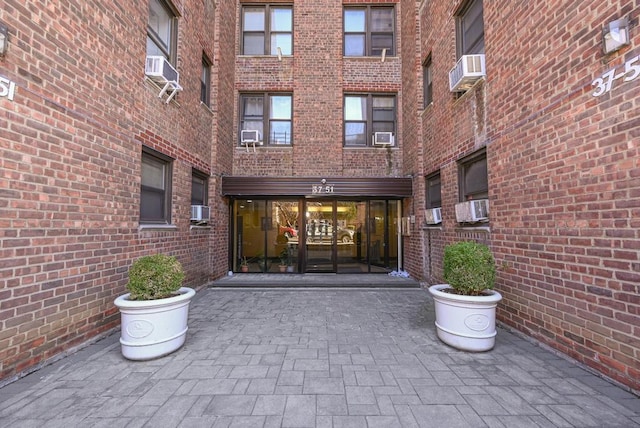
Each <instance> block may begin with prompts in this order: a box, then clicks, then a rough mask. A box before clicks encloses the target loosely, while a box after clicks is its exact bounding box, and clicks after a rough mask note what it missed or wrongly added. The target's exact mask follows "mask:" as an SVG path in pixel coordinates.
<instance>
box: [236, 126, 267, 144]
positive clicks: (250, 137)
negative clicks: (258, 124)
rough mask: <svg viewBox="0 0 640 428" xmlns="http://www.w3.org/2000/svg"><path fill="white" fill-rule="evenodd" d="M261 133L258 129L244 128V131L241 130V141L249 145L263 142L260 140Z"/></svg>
mask: <svg viewBox="0 0 640 428" xmlns="http://www.w3.org/2000/svg"><path fill="white" fill-rule="evenodd" d="M259 134H260V133H259V132H258V131H255V130H248V129H243V130H242V131H240V142H241V143H242V144H243V145H249V144H258V145H260V144H262V143H261V142H260V135H259Z"/></svg>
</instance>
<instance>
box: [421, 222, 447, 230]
mask: <svg viewBox="0 0 640 428" xmlns="http://www.w3.org/2000/svg"><path fill="white" fill-rule="evenodd" d="M422 230H438V231H442V230H444V229H443V227H442V226H441V225H439V224H433V225H432V224H428V225H426V226H422Z"/></svg>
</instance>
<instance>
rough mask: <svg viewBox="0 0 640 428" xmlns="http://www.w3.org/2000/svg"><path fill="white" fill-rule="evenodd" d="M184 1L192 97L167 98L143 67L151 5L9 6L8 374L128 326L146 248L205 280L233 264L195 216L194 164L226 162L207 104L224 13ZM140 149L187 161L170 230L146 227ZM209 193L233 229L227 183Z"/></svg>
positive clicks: (4, 284)
mask: <svg viewBox="0 0 640 428" xmlns="http://www.w3.org/2000/svg"><path fill="white" fill-rule="evenodd" d="M223 3H225V2H223ZM174 5H175V7H176V10H177V11H178V14H179V15H180V16H181V18H180V19H181V20H182V22H184V21H186V20H188V22H189V25H183V24H182V23H181V24H180V25H179V29H178V31H179V49H178V53H179V55H178V61H177V69H178V70H179V72H180V79H181V80H180V82H181V84H182V86H183V87H184V91H182V92H180V93H179V94H178V96H177V97H176V98H175V100H174V101H172V102H170V103H169V104H166V103H164V101H163V100H161V99H160V98H158V94H159V92H160V88H159V87H158V85H156V84H154V83H152V82H150V81H149V80H146V79H145V75H144V67H145V63H144V61H145V55H146V53H145V49H146V42H145V38H146V26H147V20H148V4H147V3H146V2H129V3H127V5H126V6H122V7H126V9H125V10H123V9H121V8H120V6H119V5H116V4H110V3H104V4H103V3H102V2H92V1H71V2H54V3H51V4H49V5H48V6H47V7H46V8H45V7H41V5H40V4H39V3H37V2H27V4H25V3H24V2H22V1H13V0H7V1H3V2H2V6H1V7H0V20H2V22H4V23H5V24H6V25H7V26H8V27H9V50H8V52H7V54H6V55H5V56H4V57H3V58H0V75H2V77H3V78H6V79H8V80H10V81H12V82H14V83H15V85H16V90H15V95H14V99H13V100H9V99H8V98H7V97H3V98H0V111H1V112H2V114H0V117H1V119H0V128H1V129H2V131H1V132H0V141H1V143H2V144H1V148H0V152H1V154H0V169H1V170H2V179H1V180H2V186H1V187H2V189H3V190H2V198H1V199H0V223H1V224H2V228H1V232H0V235H1V237H2V245H1V247H0V258H1V259H2V266H1V267H0V302H1V303H0V379H2V380H7V379H11V378H12V377H14V376H17V375H19V374H20V373H24V372H26V371H29V370H32V369H33V368H35V367H37V366H38V365H40V364H42V363H44V362H46V361H47V360H51V359H53V358H56V357H57V356H59V355H61V354H62V353H64V352H66V351H69V350H70V349H72V348H74V347H76V346H78V345H81V344H83V343H85V342H86V341H88V340H90V339H92V338H94V337H96V336H99V335H100V334H102V333H103V332H106V331H108V330H110V329H112V328H114V327H117V325H118V324H119V314H118V313H117V310H116V308H115V307H114V305H113V300H114V299H115V297H117V296H118V295H120V294H122V293H123V292H124V285H125V284H126V281H127V270H128V267H129V265H130V264H131V262H132V261H133V260H134V259H136V258H138V257H139V256H141V255H144V254H148V253H151V252H166V253H169V254H173V255H176V256H177V257H178V258H179V260H180V261H181V262H182V263H183V265H184V267H185V270H186V273H187V279H186V284H187V285H190V286H193V287H199V286H201V285H202V284H204V283H206V282H207V281H208V280H209V279H211V278H212V277H213V276H216V275H217V276H220V275H221V274H222V273H223V272H225V271H226V263H225V261H226V249H223V251H222V254H218V256H221V255H222V257H221V258H220V259H219V260H222V261H223V262H220V261H218V260H215V259H213V258H211V257H210V255H211V250H210V249H211V248H215V247H216V246H214V245H212V243H214V242H216V241H220V242H225V241H226V232H225V226H221V227H220V229H217V228H216V229H213V228H211V229H206V228H191V225H190V221H189V216H190V203H191V201H190V195H191V172H192V168H195V169H197V170H199V171H201V172H203V173H206V174H212V175H215V174H216V173H220V172H222V171H224V170H225V162H224V160H220V159H223V158H224V157H223V156H222V155H221V154H220V153H219V152H215V151H214V150H212V149H213V147H214V144H213V141H214V139H213V132H214V127H215V123H216V120H215V119H216V113H215V109H209V108H207V107H206V106H204V105H202V104H201V103H200V73H201V58H202V55H203V52H205V53H206V55H207V56H208V57H209V58H211V59H213V58H218V56H219V55H218V53H217V52H215V50H216V49H217V46H216V45H214V38H213V32H214V23H215V12H216V10H215V9H214V7H213V2H211V1H205V2H203V1H189V0H185V1H176V2H174ZM232 32H233V31H232ZM221 40H222V38H221ZM231 66H233V64H231ZM220 68H221V69H223V67H222V66H221V67H220ZM220 91H221V92H224V87H223V86H222V85H221V89H220ZM142 145H146V146H148V147H151V148H154V149H156V150H158V151H160V152H162V153H164V154H166V155H168V156H171V157H172V158H174V159H175V161H174V162H173V180H172V188H173V189H172V190H173V191H172V200H171V205H172V209H171V217H172V223H173V225H175V228H173V229H171V230H153V229H152V230H145V229H141V228H140V225H139V222H138V216H139V210H140V208H139V194H140V159H141V148H142ZM230 165H231V162H230V160H227V161H226V168H227V171H229V170H230ZM210 190H211V191H210V193H211V194H210V204H211V205H212V207H213V208H214V212H216V215H217V216H218V218H219V219H221V220H218V222H219V223H220V224H224V223H226V221H225V220H224V218H225V216H226V215H227V212H228V211H227V209H226V207H225V202H224V201H223V200H222V199H221V198H220V197H219V196H217V195H219V191H218V192H216V191H215V180H212V183H211V189H210ZM218 222H216V223H218Z"/></svg>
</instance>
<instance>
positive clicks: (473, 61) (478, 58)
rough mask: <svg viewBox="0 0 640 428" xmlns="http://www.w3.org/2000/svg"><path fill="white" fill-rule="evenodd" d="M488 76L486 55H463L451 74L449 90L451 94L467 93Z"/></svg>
mask: <svg viewBox="0 0 640 428" xmlns="http://www.w3.org/2000/svg"><path fill="white" fill-rule="evenodd" d="M486 75H487V71H486V69H485V66H484V54H479V55H462V57H460V59H459V60H458V62H457V63H456V66H455V67H453V68H452V69H451V71H450V72H449V89H450V90H451V92H465V91H466V90H468V89H469V88H471V87H472V86H473V84H474V83H476V81H478V80H479V79H481V78H483V77H485V76H486Z"/></svg>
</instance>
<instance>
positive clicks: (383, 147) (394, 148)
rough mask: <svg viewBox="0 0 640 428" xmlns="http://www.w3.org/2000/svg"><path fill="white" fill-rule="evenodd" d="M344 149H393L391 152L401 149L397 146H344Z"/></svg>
mask: <svg viewBox="0 0 640 428" xmlns="http://www.w3.org/2000/svg"><path fill="white" fill-rule="evenodd" d="M342 148H343V149H348V150H384V149H391V150H400V147H398V146H397V145H395V146H375V147H374V146H342Z"/></svg>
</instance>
